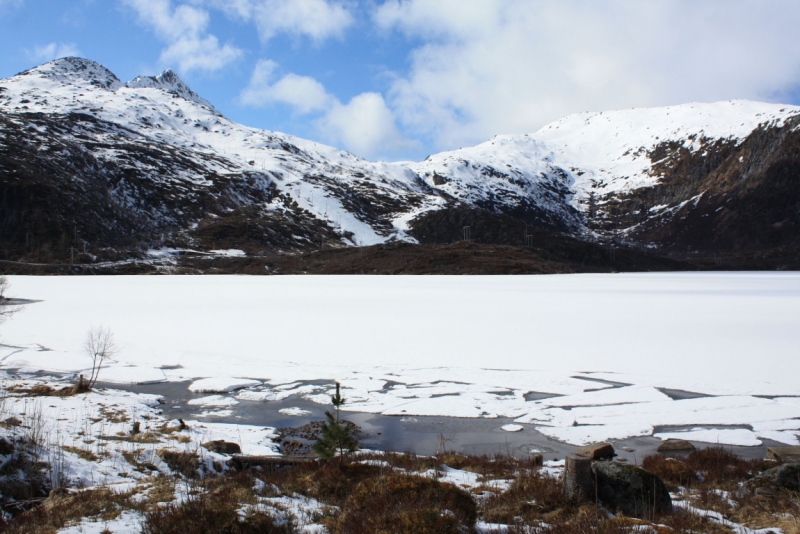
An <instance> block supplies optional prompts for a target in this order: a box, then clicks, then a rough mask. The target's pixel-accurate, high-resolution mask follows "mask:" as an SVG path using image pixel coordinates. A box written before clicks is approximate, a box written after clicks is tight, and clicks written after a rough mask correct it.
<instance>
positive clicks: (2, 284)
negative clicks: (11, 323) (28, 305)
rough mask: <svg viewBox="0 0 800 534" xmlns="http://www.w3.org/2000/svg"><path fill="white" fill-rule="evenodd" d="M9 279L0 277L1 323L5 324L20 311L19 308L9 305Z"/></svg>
mask: <svg viewBox="0 0 800 534" xmlns="http://www.w3.org/2000/svg"><path fill="white" fill-rule="evenodd" d="M8 285H9V284H8V279H7V278H6V277H5V276H0V323H3V322H5V321H6V319H8V318H9V317H11V316H12V315H14V314H15V313H17V312H18V311H19V310H20V307H19V306H14V305H13V304H10V303H9V298H8V297H7V296H6V291H7V290H8Z"/></svg>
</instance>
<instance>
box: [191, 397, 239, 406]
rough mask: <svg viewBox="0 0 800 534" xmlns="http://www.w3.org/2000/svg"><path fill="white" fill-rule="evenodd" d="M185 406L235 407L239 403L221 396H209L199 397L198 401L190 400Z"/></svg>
mask: <svg viewBox="0 0 800 534" xmlns="http://www.w3.org/2000/svg"><path fill="white" fill-rule="evenodd" d="M186 404H189V405H192V406H236V405H237V404H239V401H237V400H236V399H234V398H232V397H223V396H222V395H209V396H208V397H200V398H199V399H191V400H190V401H188V402H187V403H186Z"/></svg>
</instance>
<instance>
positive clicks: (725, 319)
mask: <svg viewBox="0 0 800 534" xmlns="http://www.w3.org/2000/svg"><path fill="white" fill-rule="evenodd" d="M9 281H10V284H11V291H10V295H11V296H14V297H21V298H28V299H35V300H41V302H36V303H32V304H29V305H26V306H25V307H24V308H23V310H22V311H21V312H20V313H18V314H17V315H15V316H14V317H13V318H12V319H11V320H9V321H8V322H6V323H5V324H4V325H3V343H4V345H3V346H2V347H0V362H2V365H3V367H5V368H12V369H16V368H21V369H23V370H28V371H41V370H44V371H53V372H66V373H77V372H85V371H86V369H87V367H88V366H89V362H88V359H87V358H86V356H84V355H83V353H82V351H81V344H82V341H83V338H84V336H85V333H86V331H87V330H88V329H89V327H91V326H92V325H95V326H97V325H105V326H108V327H109V328H111V330H112V331H113V332H114V334H115V337H116V339H117V342H118V344H119V345H120V346H121V347H122V349H123V350H122V351H121V352H120V354H119V355H118V356H117V357H116V360H115V361H114V362H110V363H109V364H108V367H107V368H104V369H103V370H102V372H101V380H103V379H104V376H105V375H106V374H109V375H111V374H114V373H116V376H138V375H137V373H138V372H139V371H138V370H143V371H142V372H141V375H142V376H150V375H153V374H154V373H155V372H158V373H161V376H163V378H164V379H166V380H171V381H183V380H193V381H194V382H193V384H194V385H195V386H196V387H195V390H200V389H202V390H210V391H229V390H231V389H235V388H238V387H245V388H247V389H242V390H240V391H239V392H238V393H237V396H236V397H237V398H239V399H245V400H263V401H265V402H269V401H270V400H274V399H284V398H289V397H292V396H297V397H304V398H307V399H310V400H314V401H317V402H320V403H324V404H328V403H329V402H330V398H329V395H330V394H331V393H332V388H331V387H327V388H326V387H325V386H320V385H304V381H309V380H329V381H331V383H332V381H333V380H339V381H340V382H341V384H342V387H343V393H344V395H345V397H347V399H348V404H346V405H345V409H347V410H352V411H361V412H369V413H383V414H396V415H404V416H415V415H438V416H459V417H509V418H514V419H516V421H515V422H516V423H518V424H529V425H532V427H534V428H536V429H537V430H539V431H540V432H542V433H544V434H546V435H548V436H551V437H553V438H555V439H560V440H563V441H566V442H569V443H574V444H583V443H587V442H591V441H600V440H607V439H623V438H625V437H630V436H641V435H652V433H653V431H654V428H655V427H659V428H660V430H661V431H662V432H670V427H673V426H675V427H684V428H685V427H696V428H706V429H709V428H716V427H722V426H737V427H748V428H750V429H752V432H751V430H747V432H751V433H752V434H753V439H749V438H748V441H749V442H750V443H755V441H756V440H760V439H775V440H777V441H782V442H783V443H794V441H795V440H796V439H797V433H798V432H800V430H798V429H800V424H798V421H800V402H799V401H798V400H797V397H796V396H798V395H800V383H799V382H798V381H797V380H796V374H797V373H796V371H797V362H796V347H797V346H800V329H799V328H797V318H798V317H800V274H797V273H745V274H742V273H668V274H624V275H621V274H617V275H558V276H531V277H523V276H517V277H504V276H497V277H402V276H401V277H368V276H365V277H315V276H302V277H301V276H298V277H291V276H283V277H248V276H206V277H190V276H187V277H180V276H161V277H136V276H133V277H128V276H114V277H102V276H94V277H21V276H11V277H9ZM237 376H247V377H252V378H250V379H235V378H229V377H237ZM202 377H206V378H208V379H211V380H210V382H205V381H204V380H199V379H200V378H202ZM240 380H242V381H244V382H241V381H240ZM598 380H599V381H598ZM262 381H263V384H262ZM604 381H605V382H604ZM609 381H610V382H613V383H614V384H612V383H609ZM197 384H212V385H213V387H209V388H206V387H205V386H204V387H202V388H199V387H197ZM615 384H617V385H621V386H619V387H615ZM659 388H666V389H668V390H685V391H688V392H694V393H698V394H705V395H709V396H707V397H699V398H689V399H685V400H672V398H670V397H669V396H668V395H667V394H665V393H664V392H663V391H662V390H661V389H659ZM531 392H534V393H536V395H534V396H532V397H530V398H533V399H539V400H526V395H527V394H528V393H531ZM548 394H549V395H550V396H549V397H548ZM542 396H545V397H547V398H541V397H542ZM765 396H768V397H769V398H766V397H765ZM775 396H778V397H777V398H772V397H775ZM227 399H229V400H230V401H233V399H232V398H230V397H228V398H227ZM227 408H230V409H231V410H235V406H233V405H231V406H228V407H227ZM229 412H230V410H228V411H219V412H211V413H212V414H214V415H218V416H222V415H225V414H227V413H229ZM717 435H718V437H719V438H718V439H719V441H720V443H728V442H732V441H735V442H736V443H737V444H738V443H741V442H742V439H741V436H739V435H738V434H737V435H734V434H730V433H725V432H719V433H718V434H717ZM729 437H730V440H729V441H726V440H728V438H729ZM778 438H780V439H778ZM690 439H693V438H690ZM715 440H716V438H715ZM233 441H238V440H236V439H234V440H233Z"/></svg>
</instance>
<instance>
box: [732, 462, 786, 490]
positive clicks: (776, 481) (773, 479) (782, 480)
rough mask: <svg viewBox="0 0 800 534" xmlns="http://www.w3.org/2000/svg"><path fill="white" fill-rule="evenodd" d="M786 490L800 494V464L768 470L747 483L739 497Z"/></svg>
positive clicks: (784, 465)
mask: <svg viewBox="0 0 800 534" xmlns="http://www.w3.org/2000/svg"><path fill="white" fill-rule="evenodd" d="M781 490H786V491H793V492H800V463H796V462H795V463H789V464H783V465H779V466H777V467H773V468H772V469H767V470H766V471H764V472H763V473H761V474H759V475H757V476H755V477H753V478H752V479H750V480H748V481H747V482H745V483H744V484H743V485H742V487H741V488H739V490H738V491H737V495H738V496H739V497H740V498H741V497H745V496H747V495H749V494H750V493H756V494H767V495H769V494H774V493H776V492H778V491H781Z"/></svg>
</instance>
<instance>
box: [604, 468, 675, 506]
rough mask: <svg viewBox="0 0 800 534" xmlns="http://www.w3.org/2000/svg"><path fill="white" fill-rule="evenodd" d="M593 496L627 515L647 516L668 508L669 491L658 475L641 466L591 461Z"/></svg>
mask: <svg viewBox="0 0 800 534" xmlns="http://www.w3.org/2000/svg"><path fill="white" fill-rule="evenodd" d="M592 470H593V471H594V474H595V478H596V480H597V490H596V491H597V498H598V499H599V500H600V501H601V502H602V503H603V504H605V505H606V506H608V507H610V508H612V509H613V510H615V511H617V512H622V513H623V514H625V515H627V516H628V517H639V518H650V517H652V516H653V515H654V514H662V513H668V512H670V511H672V499H671V498H670V496H669V491H668V490H667V487H666V486H665V485H664V482H662V481H661V479H660V478H658V476H656V475H654V474H653V473H651V472H649V471H645V470H644V469H642V468H641V467H636V466H633V465H627V464H622V463H618V462H594V463H593V464H592Z"/></svg>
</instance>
